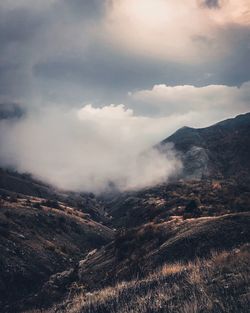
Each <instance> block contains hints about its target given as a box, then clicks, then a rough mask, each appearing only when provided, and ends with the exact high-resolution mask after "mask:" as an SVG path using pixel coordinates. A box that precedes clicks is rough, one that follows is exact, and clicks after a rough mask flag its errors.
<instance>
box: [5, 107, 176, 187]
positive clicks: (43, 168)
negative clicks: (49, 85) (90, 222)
mask: <svg viewBox="0 0 250 313" xmlns="http://www.w3.org/2000/svg"><path fill="white" fill-rule="evenodd" d="M161 132H162V127H159V125H157V120H154V119H151V118H146V117H141V116H135V115H134V114H133V111H132V110H129V109H125V107H124V106H123V105H117V106H115V105H109V106H105V107H103V108H94V107H92V106H91V105H86V106H84V107H83V108H81V109H73V110H69V109H68V108H65V109H62V108H60V109H58V108H47V109H44V110H39V112H38V111H33V112H30V113H28V114H27V115H26V116H25V117H23V118H20V119H12V120H2V121H1V122H0V144H1V151H0V162H1V165H2V166H12V167H14V168H16V169H17V170H18V171H20V172H29V173H32V174H33V175H34V176H35V177H37V178H39V179H42V180H44V181H46V182H49V183H51V184H52V185H55V186H57V187H59V188H63V189H68V190H75V191H93V192H103V191H107V190H109V189H110V188H116V189H118V190H121V191H123V190H130V189H138V188H143V187H147V186H151V185H154V184H157V183H161V182H163V181H166V180H167V179H168V178H169V177H171V176H172V175H175V174H176V173H178V172H179V171H180V170H181V162H180V161H179V160H178V158H177V157H176V156H175V153H174V150H173V149H172V147H171V146H169V147H168V148H167V149H166V151H165V152H164V153H160V152H159V151H157V150H155V149H152V147H151V146H152V145H153V144H154V143H155V140H156V138H158V137H159V135H160V133H161Z"/></svg>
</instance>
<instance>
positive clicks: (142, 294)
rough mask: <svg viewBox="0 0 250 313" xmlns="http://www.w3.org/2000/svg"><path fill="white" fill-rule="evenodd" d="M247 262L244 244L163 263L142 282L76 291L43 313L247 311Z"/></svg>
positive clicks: (249, 298) (249, 254) (249, 251)
mask: <svg viewBox="0 0 250 313" xmlns="http://www.w3.org/2000/svg"><path fill="white" fill-rule="evenodd" d="M249 263H250V247H249V245H243V246H241V247H240V248H238V249H234V250H232V251H231V252H226V251H223V252H220V253H213V254H212V256H211V257H210V258H207V259H198V258H197V259H195V260H194V261H192V262H188V263H180V262H178V263H172V264H171V263H167V264H165V265H164V266H163V267H161V268H160V269H159V270H157V271H155V272H153V273H152V274H150V275H148V276H147V277H146V278H144V279H135V280H132V281H130V282H121V283H119V284H117V285H115V286H114V287H107V288H104V289H101V290H97V291H94V292H92V293H86V292H79V293H78V294H76V295H75V296H74V297H73V299H71V300H68V301H65V302H64V303H63V304H62V305H60V306H56V307H54V308H53V309H50V310H48V311H44V313H54V312H61V313H66V312H67V313H130V312H133V313H163V312H169V313H176V312H178V313H194V312H196V313H198V312H199V313H220V312H237V313H247V312H249V311H248V309H249V305H250V287H249V281H250V275H249V274H250V267H249V265H250V264H249ZM38 312H42V311H40V310H39V311H32V313H38ZM30 313H31V312H30Z"/></svg>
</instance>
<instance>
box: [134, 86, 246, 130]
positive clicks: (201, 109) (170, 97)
mask: <svg viewBox="0 0 250 313" xmlns="http://www.w3.org/2000/svg"><path fill="white" fill-rule="evenodd" d="M129 96H130V99H131V101H132V102H133V105H134V108H135V109H137V110H138V111H139V112H140V111H144V112H146V111H148V112H149V114H150V115H155V116H169V115H176V116H183V117H184V116H186V123H190V124H191V125H192V126H200V127H202V126H203V127H204V126H205V125H209V124H210V123H214V122H216V121H218V120H222V119H225V118H227V117H228V116H235V115H237V114H240V113H245V112H248V111H250V82H246V83H244V84H243V85H242V86H241V87H230V86H225V85H209V86H204V87H195V86H192V85H183V86H174V87H171V86H166V85H164V84H161V85H154V86H153V87H152V89H145V90H138V91H136V92H134V93H130V94H129ZM190 117H191V118H190Z"/></svg>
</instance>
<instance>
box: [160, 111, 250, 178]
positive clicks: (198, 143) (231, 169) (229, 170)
mask: <svg viewBox="0 0 250 313" xmlns="http://www.w3.org/2000/svg"><path fill="white" fill-rule="evenodd" d="M249 134H250V113H247V114H242V115H239V116H237V117H236V118H232V119H228V120H225V121H222V122H220V123H217V124H215V125H213V126H210V127H207V128H200V129H195V128H190V127H183V128H181V129H179V130H178V131H177V132H176V133H174V134H173V135H172V136H170V137H168V138H166V139H165V140H163V141H162V142H161V144H160V147H164V145H165V144H167V143H169V142H172V143H174V145H175V148H176V149H177V151H179V153H180V156H181V158H182V159H183V163H184V173H183V177H186V178H189V179H190V178H191V179H192V178H199V179H200V178H202V177H213V178H228V177H236V178H238V179H240V180H241V179H242V176H243V177H244V179H247V180H248V181H249V178H248V173H249V170H250V136H249Z"/></svg>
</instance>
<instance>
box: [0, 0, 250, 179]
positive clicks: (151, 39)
mask: <svg viewBox="0 0 250 313" xmlns="http://www.w3.org/2000/svg"><path fill="white" fill-rule="evenodd" d="M0 43H1V44H0V110H3V109H4V110H6V108H8V107H9V108H10V110H11V105H13V104H17V105H20V106H21V107H22V108H24V109H25V110H26V112H28V113H27V114H28V116H27V115H26V116H25V117H23V118H21V119H19V121H16V122H15V123H14V122H13V121H12V122H8V123H7V122H6V120H5V121H3V122H1V125H0V126H1V129H2V135H1V145H3V147H5V148H4V149H2V151H3V150H5V151H8V153H7V152H5V155H0V160H5V161H4V162H5V163H6V159H8V160H9V159H13V160H12V162H10V161H8V162H9V163H10V164H12V165H13V164H14V165H15V166H16V167H17V168H19V169H20V170H22V171H25V170H28V171H31V169H30V168H29V167H27V165H23V164H24V163H25V164H26V163H27V164H28V163H29V162H30V160H26V161H22V162H20V160H23V158H24V159H25V157H24V154H25V153H23V151H21V152H20V149H21V150H22V148H21V147H22V146H23V141H25V138H27V136H28V135H27V134H29V133H30V129H31V128H32V126H31V124H32V123H34V125H36V127H37V129H34V127H33V128H32V129H33V133H34V137H35V139H34V138H30V139H29V140H30V141H31V142H34V141H36V142H39V140H38V138H40V137H41V136H42V135H40V134H41V133H42V132H43V130H44V128H45V125H44V123H45V122H44V120H43V119H44V118H45V121H48V120H49V119H48V117H51V116H53V117H54V120H53V121H52V120H50V122H48V125H50V126H52V124H53V125H54V126H53V127H54V129H57V126H58V128H60V127H61V126H59V124H57V123H63V122H65V116H67V121H68V122H65V124H66V125H68V128H67V129H66V130H67V132H68V133H67V134H68V135H67V138H68V140H69V142H71V141H70V140H71V139H70V138H71V137H72V138H73V139H72V141H74V140H75V136H74V134H75V132H74V131H72V129H75V127H76V126H75V125H76V124H77V123H78V122H79V116H81V118H80V120H81V121H82V123H83V124H84V132H85V133H86V127H87V126H86V119H87V120H88V127H89V123H90V122H89V121H90V119H91V120H92V122H93V121H94V122H95V125H98V126H97V127H98V129H97V130H96V129H95V128H94V126H93V125H91V127H92V131H93V134H95V135H93V134H92V135H91V136H93V137H91V138H92V141H96V142H98V145H99V146H100V140H101V139H100V138H99V137H98V139H97V138H96V137H95V136H96V133H98V132H99V131H100V130H101V129H102V127H101V128H100V129H99V126H100V121H101V120H103V119H105V120H107V121H108V126H107V127H110V132H109V131H108V132H107V134H106V135H107V136H111V133H112V132H113V130H114V127H115V129H116V132H117V134H120V136H124V129H123V127H125V128H126V127H127V129H129V131H128V132H130V133H131V135H130V136H131V138H130V139H129V140H128V138H127V137H126V138H125V139H124V138H123V139H124V140H125V141H126V142H129V145H132V146H134V145H135V144H134V143H135V140H137V141H142V142H144V144H142V145H140V147H141V149H144V148H145V147H147V146H149V145H151V144H153V143H156V142H157V141H159V140H161V139H163V138H165V137H166V136H168V135H169V134H170V133H171V132H173V131H174V130H176V129H177V128H178V127H181V126H184V125H188V126H196V127H202V126H207V125H209V124H211V123H214V122H217V121H219V120H221V119H224V118H227V117H231V116H235V115H237V114H239V113H244V112H247V111H249V109H250V82H249V81H250V3H249V0H188V1H183V0H18V1H16V0H2V1H0ZM7 110H8V109H7ZM55 112H56V113H55ZM72 112H75V118H76V122H75V123H74V122H73V120H72V114H73V113H72ZM117 112H119V114H116V113H117ZM121 115H123V117H122V119H120V117H121ZM3 116H4V115H3ZM59 116H60V117H59ZM93 116H95V118H94V119H93V118H92V117H93ZM90 117H91V118H90ZM116 117H117V118H118V120H119V119H120V120H122V122H121V125H119V123H118V124H117V119H116ZM69 120H70V122H69ZM135 120H136V121H137V122H138V123H134V121H135ZM114 121H115V123H113V122H114ZM20 123H22V125H21V124H20ZM30 123H31V124H30ZM104 124H105V123H104ZM142 124H143V126H141V125H142ZM32 125H33V124H32ZM34 125H33V126H34ZM71 125H74V126H71ZM146 125H147V126H146ZM48 127H49V126H48ZM20 129H22V130H23V131H24V129H25V131H24V132H23V133H22V132H21V134H22V135H20ZM80 129H82V128H80ZM93 129H94V130H93ZM141 129H144V130H145V133H146V134H147V138H146V139H145V138H144V139H143V138H142V137H143V134H142V132H141V131H140V130H141ZM14 130H15V131H16V133H15V132H14ZM88 130H89V128H88ZM78 131H80V130H78ZM82 131H83V130H82ZM51 132H53V130H51V129H50V130H49V133H51ZM70 132H71V134H70V135H69V133H70ZM3 134H4V135H3ZM64 135H65V134H64ZM139 135H140V136H139ZM19 136H23V137H19ZM25 136H26V137H25ZM46 136H49V134H47V135H46ZM89 136H90V135H89ZM126 136H128V134H126ZM6 138H8V140H7V139H6ZM11 138H15V140H16V142H17V143H18V146H20V147H19V150H18V151H10V147H9V142H11V140H12V139H11ZM82 138H83V137H82ZM13 140H14V139H13ZM55 140H57V139H55ZM105 140H106V139H104V140H103V141H101V142H106V141H105ZM47 141H49V140H47ZM47 141H46V142H47ZM6 142H7V143H8V144H7V143H6ZM115 142H116V140H115V139H114V140H112V141H111V142H109V144H108V145H110V146H112V147H114V146H115ZM121 142H122V140H121ZM68 144H69V143H68ZM75 146H79V142H78V141H77V142H75ZM26 148H27V147H26ZM12 149H13V148H12ZM29 149H30V150H29V151H32V150H33V149H34V146H32V145H31V146H30V147H29ZM112 149H113V148H112ZM112 149H111V150H112ZM119 149H120V150H119ZM119 149H118V148H117V147H116V148H115V150H116V153H115V157H114V158H115V159H116V160H117V156H118V155H119V153H118V152H117V151H118V150H119V151H122V150H121V147H119ZM90 151H91V152H90V153H89V156H90V157H91V154H92V153H94V151H95V153H102V151H99V150H96V149H93V151H92V150H91V149H90ZM137 152H138V151H137ZM122 153H123V152H122ZM2 154H3V153H2ZM107 158H108V154H107ZM55 159H56V157H55ZM111 159H112V157H111ZM17 160H18V161H17ZM43 161H44V160H41V162H43ZM2 162H3V161H2ZM67 162H69V159H67ZM119 162H120V159H119V160H117V163H118V164H120V163H119ZM20 163H21V164H20ZM52 163H53V162H52ZM43 165H44V164H43ZM93 166H94V165H93ZM42 167H43V166H42ZM32 170H33V169H32ZM33 171H34V170H33ZM40 172H41V170H39V173H37V175H38V176H39V175H40ZM65 175H66V174H65ZM40 176H41V175H40ZM58 180H59V178H58Z"/></svg>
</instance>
